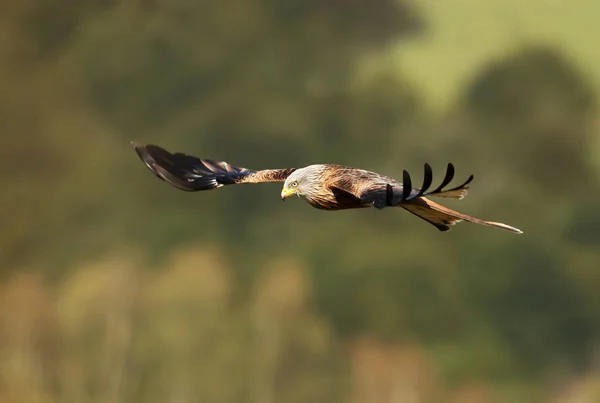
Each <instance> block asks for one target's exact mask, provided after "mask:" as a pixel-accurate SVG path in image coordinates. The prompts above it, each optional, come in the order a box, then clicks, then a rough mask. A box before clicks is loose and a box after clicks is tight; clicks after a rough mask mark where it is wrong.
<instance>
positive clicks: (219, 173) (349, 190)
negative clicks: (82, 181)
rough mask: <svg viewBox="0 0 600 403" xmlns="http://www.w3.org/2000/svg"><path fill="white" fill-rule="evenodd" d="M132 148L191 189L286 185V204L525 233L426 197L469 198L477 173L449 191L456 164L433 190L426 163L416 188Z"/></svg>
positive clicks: (332, 171)
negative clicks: (292, 200) (293, 200)
mask: <svg viewBox="0 0 600 403" xmlns="http://www.w3.org/2000/svg"><path fill="white" fill-rule="evenodd" d="M132 146H133V147H134V149H135V151H136V152H137V154H138V156H139V157H140V159H141V160H142V161H143V162H144V163H145V164H146V166H147V167H148V168H149V169H150V171H152V172H153V173H154V174H155V175H156V176H158V177H159V178H160V179H162V180H164V181H166V182H168V183H170V184H171V185H173V186H175V187H177V188H179V189H181V190H185V191H191V192H194V191H199V190H210V189H217V188H220V187H222V186H225V185H234V184H239V183H264V182H283V190H282V191H281V198H282V199H283V200H285V199H287V198H288V197H290V196H292V195H297V196H298V197H302V198H304V199H305V200H306V201H307V202H308V203H309V204H310V205H312V206H313V207H315V208H318V209H322V210H345V209H353V208H364V207H375V208H378V209H382V208H385V207H402V208H403V209H405V210H408V211H409V212H411V213H413V214H414V215H416V216H417V217H419V218H422V219H423V220H425V221H427V222H429V223H430V224H432V225H434V226H435V227H436V228H437V229H439V230H440V231H449V230H450V229H452V226H453V225H454V224H456V223H458V222H461V221H468V222H472V223H476V224H482V225H487V226H490V227H496V228H500V229H504V230H507V231H511V232H514V233H517V234H521V233H522V231H521V230H519V229H517V228H514V227H511V226H510V225H507V224H503V223H499V222H492V221H485V220H481V219H479V218H475V217H471V216H468V215H466V214H462V213H459V212H457V211H454V210H451V209H449V208H447V207H444V206H442V205H439V204H437V203H435V202H433V201H431V200H429V199H428V198H426V197H425V196H435V197H449V198H454V199H462V198H463V197H465V196H466V195H467V189H468V188H469V186H468V185H469V183H471V181H472V180H473V175H471V176H470V177H469V178H468V179H467V181H466V182H464V183H463V184H462V185H459V186H456V187H454V188H451V189H444V187H445V186H447V185H448V184H449V183H450V182H451V181H452V179H453V178H454V166H453V165H452V164H448V167H447V170H446V176H445V178H444V180H443V181H442V183H441V184H440V185H439V186H438V187H437V188H435V189H434V190H429V188H430V186H431V183H432V181H433V173H432V170H431V167H430V166H429V164H425V175H424V180H423V185H422V186H421V187H420V188H413V187H412V181H411V178H410V175H409V174H408V172H406V171H404V172H403V178H402V182H398V181H397V180H395V179H393V178H389V177H387V176H383V175H380V174H378V173H375V172H370V171H365V170H362V169H356V168H351V167H345V166H341V165H334V164H316V165H309V166H307V167H304V168H298V169H296V168H288V169H265V170H260V171H253V170H250V169H247V168H240V167H236V166H233V165H229V164H228V163H226V162H224V161H214V160H209V159H200V158H196V157H193V156H190V155H186V154H182V153H175V154H171V153H170V152H168V151H166V150H165V149H163V148H161V147H158V146H156V145H145V146H142V145H137V144H135V143H132Z"/></svg>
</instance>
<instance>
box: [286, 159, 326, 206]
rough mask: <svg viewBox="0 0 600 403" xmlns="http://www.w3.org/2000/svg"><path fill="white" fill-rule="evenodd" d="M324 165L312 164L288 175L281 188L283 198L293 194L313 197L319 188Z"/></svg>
mask: <svg viewBox="0 0 600 403" xmlns="http://www.w3.org/2000/svg"><path fill="white" fill-rule="evenodd" d="M322 172H323V168H322V165H310V166H307V167H305V168H300V169H297V170H295V171H294V172H292V173H291V174H290V176H288V177H287V179H286V180H285V182H284V184H283V189H282V190H281V200H285V199H287V198H288V197H290V196H292V195H297V196H298V197H301V196H302V197H306V198H311V195H313V194H315V193H317V192H318V190H319V184H320V177H321V173H322Z"/></svg>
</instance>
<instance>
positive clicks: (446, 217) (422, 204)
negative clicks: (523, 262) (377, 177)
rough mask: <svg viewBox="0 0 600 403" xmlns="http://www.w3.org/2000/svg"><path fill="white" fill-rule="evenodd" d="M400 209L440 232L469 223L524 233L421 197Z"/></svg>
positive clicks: (402, 205)
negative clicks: (459, 224)
mask: <svg viewBox="0 0 600 403" xmlns="http://www.w3.org/2000/svg"><path fill="white" fill-rule="evenodd" d="M400 207H402V208H404V209H406V210H407V211H409V212H411V213H413V214H414V215H416V216H417V217H419V218H421V219H423V220H425V221H427V222H429V223H430V224H432V225H434V226H435V227H436V228H437V229H439V230H440V231H450V230H451V229H452V227H453V226H454V225H456V224H457V223H459V222H461V221H468V222H472V223H475V224H481V225H486V226H488V227H495V228H500V229H503V230H506V231H510V232H513V233H515V234H522V233H523V231H521V230H520V229H518V228H515V227H512V226H510V225H507V224H504V223H499V222H494V221H486V220H481V219H479V218H475V217H471V216H469V215H466V214H462V213H459V212H457V211H454V210H451V209H449V208H447V207H444V206H442V205H440V204H437V203H435V202H433V201H431V200H429V199H427V198H425V197H421V198H419V199H416V200H411V201H410V202H408V203H404V204H400Z"/></svg>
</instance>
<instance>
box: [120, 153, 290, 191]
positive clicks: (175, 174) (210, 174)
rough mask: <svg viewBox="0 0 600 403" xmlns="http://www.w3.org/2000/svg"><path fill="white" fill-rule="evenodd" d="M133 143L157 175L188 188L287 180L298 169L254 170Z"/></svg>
mask: <svg viewBox="0 0 600 403" xmlns="http://www.w3.org/2000/svg"><path fill="white" fill-rule="evenodd" d="M131 145H132V146H133V148H134V149H135V152H136V153H137V155H138V156H139V157H140V159H141V160H142V161H143V162H144V164H146V166H147V167H148V169H150V171H152V172H153V173H154V174H155V175H156V176H158V177H159V178H160V179H162V180H164V181H165V182H167V183H169V184H171V185H173V186H175V187H176V188H178V189H181V190H185V191H188V192H195V191H199V190H210V189H217V188H220V187H222V186H224V185H233V184H238V183H263V182H284V181H285V179H286V178H287V177H288V176H289V175H290V174H291V173H292V172H293V171H294V169H293V168H289V169H265V170H261V171H252V170H250V169H247V168H241V167H236V166H233V165H230V164H228V163H227V162H224V161H214V160H209V159H200V158H196V157H193V156H191V155H187V154H183V153H175V154H172V153H170V152H168V151H167V150H165V149H164V148H161V147H159V146H156V145H153V144H148V145H138V144H136V143H133V142H132V143H131Z"/></svg>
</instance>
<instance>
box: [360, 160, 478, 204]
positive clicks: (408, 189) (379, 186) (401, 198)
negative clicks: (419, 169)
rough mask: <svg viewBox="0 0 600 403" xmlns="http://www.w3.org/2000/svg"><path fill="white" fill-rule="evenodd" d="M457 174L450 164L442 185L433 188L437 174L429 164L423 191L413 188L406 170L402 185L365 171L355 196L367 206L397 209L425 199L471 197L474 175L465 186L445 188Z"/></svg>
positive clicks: (426, 168)
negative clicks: (398, 206)
mask: <svg viewBox="0 0 600 403" xmlns="http://www.w3.org/2000/svg"><path fill="white" fill-rule="evenodd" d="M454 173H455V170H454V165H452V164H451V163H450V164H448V166H447V168H446V175H445V176H444V179H443V180H442V183H440V185H439V186H437V187H436V188H434V189H431V185H432V183H433V171H432V169H431V166H429V164H425V172H424V176H423V184H422V185H421V187H420V188H413V183H412V179H411V177H410V174H409V173H408V172H407V171H406V170H404V172H403V175H402V182H399V181H397V180H395V179H392V178H388V177H386V176H383V175H378V174H374V173H372V172H364V173H363V174H362V175H357V179H358V180H356V181H355V186H354V189H353V192H352V193H353V194H354V195H355V196H357V197H358V198H360V199H361V201H363V202H364V203H369V204H371V205H373V206H374V207H377V208H383V207H390V206H397V205H400V204H403V203H407V202H410V201H411V200H417V199H419V198H421V197H423V196H437V197H451V198H456V199H462V198H463V197H465V196H466V195H467V189H468V188H469V184H470V183H471V181H472V180H473V175H471V176H469V178H468V179H467V180H466V181H465V182H464V183H462V184H461V185H458V186H455V187H453V188H450V189H445V187H446V186H448V184H450V182H451V181H452V179H454Z"/></svg>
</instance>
